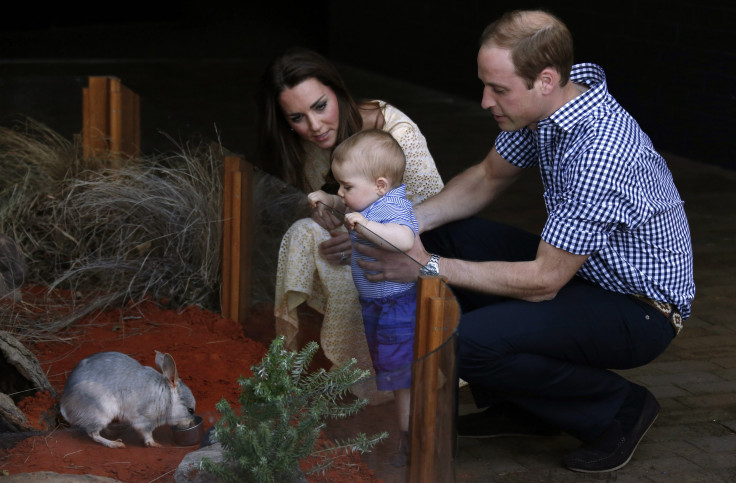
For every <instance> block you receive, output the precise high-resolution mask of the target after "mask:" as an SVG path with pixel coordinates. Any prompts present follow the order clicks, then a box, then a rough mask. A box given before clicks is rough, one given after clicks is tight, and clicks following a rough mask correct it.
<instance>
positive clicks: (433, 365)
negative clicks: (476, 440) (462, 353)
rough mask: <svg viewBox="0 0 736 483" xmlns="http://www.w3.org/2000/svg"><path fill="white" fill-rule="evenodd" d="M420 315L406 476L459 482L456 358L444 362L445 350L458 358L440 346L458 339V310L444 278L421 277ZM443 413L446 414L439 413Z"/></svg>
mask: <svg viewBox="0 0 736 483" xmlns="http://www.w3.org/2000/svg"><path fill="white" fill-rule="evenodd" d="M416 319H417V322H416V329H415V335H414V358H415V359H416V361H415V362H414V364H413V366H412V375H411V416H410V423H409V439H410V455H409V474H408V475H407V477H408V481H410V482H412V483H428V482H451V481H454V480H455V478H454V467H453V460H454V456H455V455H454V452H455V451H454V450H455V440H456V436H455V435H456V432H455V408H454V399H455V397H456V394H455V389H454V386H455V385H456V384H457V382H456V381H455V374H454V371H455V364H454V357H453V359H452V360H450V361H445V364H441V360H442V356H443V355H446V354H447V352H445V351H449V353H450V355H452V356H454V346H452V347H447V346H445V347H443V348H442V349H440V350H437V349H438V348H440V347H441V346H443V344H445V343H447V342H448V341H450V342H449V343H450V344H452V343H454V338H453V335H454V331H455V329H456V327H457V324H458V321H459V320H460V308H459V306H458V303H457V300H456V299H455V296H454V295H453V294H452V291H451V290H450V289H449V287H448V286H447V284H446V283H445V279H444V278H442V277H432V276H420V277H419V280H418V285H417V315H416ZM451 338H452V339H451ZM443 370H444V372H443ZM447 391H450V392H449V393H448V392H447ZM441 395H442V396H441ZM448 404H449V405H450V406H451V407H449V408H448V407H447V405H448ZM440 414H443V415H444V417H438V415H440Z"/></svg>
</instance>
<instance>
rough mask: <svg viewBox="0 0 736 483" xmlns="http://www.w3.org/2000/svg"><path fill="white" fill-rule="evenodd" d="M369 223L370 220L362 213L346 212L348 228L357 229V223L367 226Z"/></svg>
mask: <svg viewBox="0 0 736 483" xmlns="http://www.w3.org/2000/svg"><path fill="white" fill-rule="evenodd" d="M367 223H368V220H366V218H365V216H363V215H361V214H360V213H356V212H352V213H346V214H345V226H346V227H347V228H348V230H355V227H356V225H363V226H365V225H366V224H367Z"/></svg>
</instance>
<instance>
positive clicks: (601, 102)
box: [496, 64, 695, 318]
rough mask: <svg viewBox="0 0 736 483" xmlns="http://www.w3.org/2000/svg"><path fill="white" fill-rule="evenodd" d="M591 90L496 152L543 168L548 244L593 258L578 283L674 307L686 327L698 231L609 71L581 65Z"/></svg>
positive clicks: (501, 141) (507, 137) (576, 72)
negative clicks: (612, 90) (612, 87)
mask: <svg viewBox="0 0 736 483" xmlns="http://www.w3.org/2000/svg"><path fill="white" fill-rule="evenodd" d="M571 80H572V81H573V82H575V83H578V84H584V85H586V86H588V87H589V89H588V90H587V91H586V92H584V93H583V94H581V95H580V96H578V97H576V98H575V99H573V100H572V101H570V102H568V103H567V104H565V105H564V106H562V107H561V108H560V109H558V110H557V111H555V112H554V113H553V114H552V115H551V116H549V117H548V118H545V119H542V120H541V121H539V123H538V125H537V129H535V130H534V129H529V128H523V129H521V130H518V131H514V132H502V133H501V134H500V135H499V136H498V138H497V139H496V150H497V151H498V153H499V154H500V155H501V156H502V157H503V158H504V159H506V160H507V161H509V162H511V163H513V164H514V165H516V166H520V167H523V168H527V167H531V166H539V169H540V172H541V175H542V182H543V185H544V200H545V205H546V208H547V214H548V217H547V222H546V224H545V226H544V229H543V231H542V239H543V240H544V241H546V242H547V243H549V244H550V245H553V246H555V247H557V248H560V249H562V250H565V251H567V252H570V253H575V254H579V255H583V254H587V255H590V257H589V258H588V260H587V261H586V262H585V264H583V266H582V268H581V269H580V271H579V272H578V275H579V276H581V277H583V278H585V279H587V280H589V281H592V282H594V283H597V284H599V285H600V286H602V287H603V288H605V289H608V290H612V291H614V292H618V293H624V294H638V295H643V296H645V297H647V298H650V299H652V300H658V301H662V302H668V303H671V304H674V305H675V306H676V307H677V308H678V310H679V311H680V314H682V316H683V318H687V317H688V316H689V315H690V307H691V304H692V300H693V297H694V296H695V283H694V281H693V255H692V245H691V241H690V228H689V225H688V222H687V218H686V217H685V211H684V208H683V201H682V200H681V199H680V195H679V193H678V192H677V188H675V184H674V181H673V180H672V173H671V172H670V170H669V168H668V167H667V164H666V162H665V160H664V159H663V158H662V157H661V156H660V155H659V154H658V153H657V152H656V151H655V150H654V147H653V146H652V142H651V140H650V139H649V137H648V136H647V135H646V134H645V133H644V132H643V131H642V130H641V128H640V127H639V125H638V124H637V123H636V121H635V120H634V119H633V118H632V117H631V115H630V114H629V113H628V112H626V111H625V110H624V109H623V108H622V107H621V106H620V105H619V104H618V102H616V100H615V99H614V98H613V97H611V95H610V94H609V93H608V88H607V86H606V77H605V73H604V72H603V69H601V68H600V67H599V66H597V65H595V64H577V65H575V66H573V69H572V73H571Z"/></svg>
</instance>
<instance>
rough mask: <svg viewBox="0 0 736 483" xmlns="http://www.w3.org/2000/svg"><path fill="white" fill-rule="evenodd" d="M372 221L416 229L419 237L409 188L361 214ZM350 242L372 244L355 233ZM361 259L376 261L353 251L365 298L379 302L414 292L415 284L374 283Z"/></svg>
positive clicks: (403, 187)
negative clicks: (406, 292) (367, 274)
mask: <svg viewBox="0 0 736 483" xmlns="http://www.w3.org/2000/svg"><path fill="white" fill-rule="evenodd" d="M360 214H361V215H363V216H365V217H366V218H367V219H368V220H371V221H375V222H378V223H397V224H399V225H406V226H408V227H409V228H411V229H412V231H413V232H414V235H415V236H416V234H417V233H419V225H418V224H417V218H416V216H414V206H413V205H412V203H411V201H409V199H407V197H406V185H403V184H402V185H401V186H399V187H397V188H394V189H392V190H391V191H389V192H388V193H386V194H385V195H383V196H382V197H381V198H379V199H378V200H377V201H375V202H374V203H373V204H371V205H370V206H368V208H366V209H365V210H363V211H361V212H360ZM350 239H351V241H352V243H353V244H355V243H362V244H364V245H371V246H372V244H371V243H370V242H368V241H366V240H364V239H363V238H360V236H359V235H358V234H357V233H356V232H355V231H354V230H353V231H351V232H350ZM358 259H363V260H368V261H375V258H372V257H367V256H365V255H362V254H361V253H358V252H357V251H356V250H353V256H352V261H351V270H352V272H353V282H354V283H355V287H356V288H357V289H358V293H359V294H360V296H361V297H362V298H369V299H376V298H384V297H389V296H392V295H396V294H399V293H401V292H405V291H407V290H409V289H410V288H412V286H413V285H414V284H413V283H399V282H392V281H385V282H371V281H369V280H368V279H366V278H365V273H364V270H363V269H362V268H360V266H359V265H358Z"/></svg>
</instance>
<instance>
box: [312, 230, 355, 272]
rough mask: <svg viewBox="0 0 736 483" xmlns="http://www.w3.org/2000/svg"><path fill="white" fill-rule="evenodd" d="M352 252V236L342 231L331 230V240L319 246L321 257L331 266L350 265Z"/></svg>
mask: <svg viewBox="0 0 736 483" xmlns="http://www.w3.org/2000/svg"><path fill="white" fill-rule="evenodd" d="M338 224H339V223H338ZM351 250H352V247H351V246H350V235H349V234H348V233H347V232H346V231H342V230H340V231H337V230H331V231H330V238H329V239H328V240H325V241H323V242H322V243H320V244H319V254H320V256H321V257H322V258H324V259H325V260H326V261H327V263H329V264H330V265H348V264H349V263H350V253H351Z"/></svg>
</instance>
